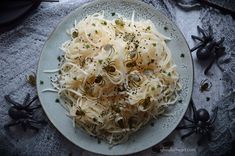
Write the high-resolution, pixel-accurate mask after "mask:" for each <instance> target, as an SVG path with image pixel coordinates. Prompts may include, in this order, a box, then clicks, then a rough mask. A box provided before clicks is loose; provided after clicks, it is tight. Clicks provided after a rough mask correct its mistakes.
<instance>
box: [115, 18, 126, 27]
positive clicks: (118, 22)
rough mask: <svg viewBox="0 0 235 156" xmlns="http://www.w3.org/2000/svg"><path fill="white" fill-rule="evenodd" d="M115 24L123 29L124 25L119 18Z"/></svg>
mask: <svg viewBox="0 0 235 156" xmlns="http://www.w3.org/2000/svg"><path fill="white" fill-rule="evenodd" d="M115 24H116V25H118V26H121V27H123V26H124V25H125V24H124V22H123V20H122V19H121V18H119V19H116V20H115Z"/></svg>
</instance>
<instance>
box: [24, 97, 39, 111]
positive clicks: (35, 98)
mask: <svg viewBox="0 0 235 156" xmlns="http://www.w3.org/2000/svg"><path fill="white" fill-rule="evenodd" d="M37 99H38V96H37V95H36V96H35V97H34V98H33V99H32V100H31V101H30V102H29V103H28V104H27V105H25V108H27V107H29V106H30V105H31V104H32V103H33V102H34V101H35V100H37Z"/></svg>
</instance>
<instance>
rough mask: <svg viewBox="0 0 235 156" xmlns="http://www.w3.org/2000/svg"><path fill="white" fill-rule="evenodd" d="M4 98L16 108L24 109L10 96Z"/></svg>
mask: <svg viewBox="0 0 235 156" xmlns="http://www.w3.org/2000/svg"><path fill="white" fill-rule="evenodd" d="M4 98H5V99H6V101H7V102H9V103H11V104H13V105H14V106H16V107H18V108H23V107H22V105H21V104H19V103H18V102H15V101H14V100H12V99H11V98H10V96H9V95H6V96H4Z"/></svg>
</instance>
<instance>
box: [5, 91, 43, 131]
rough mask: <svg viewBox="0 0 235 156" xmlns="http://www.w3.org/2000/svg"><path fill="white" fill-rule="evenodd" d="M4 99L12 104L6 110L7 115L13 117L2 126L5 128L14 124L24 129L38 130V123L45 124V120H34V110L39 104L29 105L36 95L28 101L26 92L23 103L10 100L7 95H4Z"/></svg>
mask: <svg viewBox="0 0 235 156" xmlns="http://www.w3.org/2000/svg"><path fill="white" fill-rule="evenodd" d="M5 99H6V101H7V102H8V103H10V104H12V106H11V107H10V109H9V111H8V115H9V116H10V117H11V118H12V119H13V121H12V122H10V123H8V124H6V125H5V126H4V128H5V129H9V128H10V127H11V126H15V125H21V127H22V128H23V130H24V131H26V130H27V128H30V129H33V130H35V131H38V130H39V128H38V127H37V126H38V125H43V124H46V121H44V120H36V119H34V117H33V113H34V110H35V109H38V108H40V107H41V105H37V106H34V107H31V105H32V104H33V102H34V101H36V100H37V99H38V96H35V97H34V98H33V99H32V100H31V101H29V100H30V94H27V95H26V97H25V99H24V102H23V104H20V103H18V102H16V101H14V100H12V99H11V98H10V96H9V95H6V96H5Z"/></svg>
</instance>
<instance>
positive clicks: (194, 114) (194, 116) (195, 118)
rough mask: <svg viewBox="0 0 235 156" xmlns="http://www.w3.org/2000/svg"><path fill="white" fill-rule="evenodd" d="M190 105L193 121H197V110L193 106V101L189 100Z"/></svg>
mask: <svg viewBox="0 0 235 156" xmlns="http://www.w3.org/2000/svg"><path fill="white" fill-rule="evenodd" d="M190 104H191V106H192V110H193V121H197V115H196V111H197V110H196V107H195V105H194V102H193V99H191V101H190Z"/></svg>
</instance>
